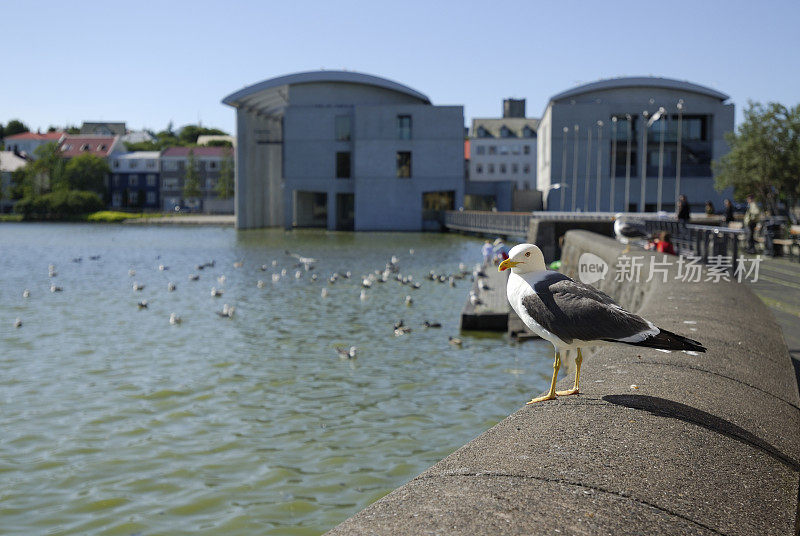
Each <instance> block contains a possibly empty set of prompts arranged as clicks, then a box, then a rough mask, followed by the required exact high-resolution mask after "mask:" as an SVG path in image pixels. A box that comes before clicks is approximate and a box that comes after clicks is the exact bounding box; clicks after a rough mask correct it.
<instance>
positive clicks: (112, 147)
mask: <svg viewBox="0 0 800 536" xmlns="http://www.w3.org/2000/svg"><path fill="white" fill-rule="evenodd" d="M59 149H61V155H62V156H63V157H64V158H74V157H76V156H79V155H82V154H86V153H88V154H93V155H95V156H99V157H100V158H108V157H109V156H111V155H113V154H116V153H123V152H125V146H124V145H123V143H122V142H121V141H120V137H119V136H94V135H89V134H67V135H66V136H64V138H63V139H62V140H61V142H60V143H59Z"/></svg>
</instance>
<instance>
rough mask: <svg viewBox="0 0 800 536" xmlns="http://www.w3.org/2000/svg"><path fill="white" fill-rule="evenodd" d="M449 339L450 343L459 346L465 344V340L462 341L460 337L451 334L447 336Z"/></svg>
mask: <svg viewBox="0 0 800 536" xmlns="http://www.w3.org/2000/svg"><path fill="white" fill-rule="evenodd" d="M447 340H448V342H450V344H452V345H453V346H458V347H459V348H460V347H461V346H462V345H463V344H464V341H462V340H461V339H459V338H458V337H453V336H450V337H447Z"/></svg>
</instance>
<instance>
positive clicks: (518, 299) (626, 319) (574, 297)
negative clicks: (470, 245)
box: [498, 244, 706, 404]
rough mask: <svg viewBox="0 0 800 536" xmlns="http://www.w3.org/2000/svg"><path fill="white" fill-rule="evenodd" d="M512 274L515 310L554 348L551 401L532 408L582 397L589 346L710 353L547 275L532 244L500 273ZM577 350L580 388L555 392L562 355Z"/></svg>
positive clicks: (587, 289)
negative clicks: (584, 350) (583, 367)
mask: <svg viewBox="0 0 800 536" xmlns="http://www.w3.org/2000/svg"><path fill="white" fill-rule="evenodd" d="M508 269H510V270H511V274H510V275H509V277H508V286H507V288H506V293H507V295H508V301H509V303H510V304H511V307H512V308H513V309H514V311H515V312H516V313H517V314H518V315H519V317H520V318H521V319H522V321H523V322H524V323H525V325H526V326H528V327H529V328H530V329H531V330H532V331H533V332H534V333H536V334H537V335H539V336H540V337H541V338H543V339H545V340H547V341H550V343H552V345H553V347H554V348H555V353H556V355H555V361H554V363H553V379H552V380H551V382H550V390H549V391H548V392H547V394H546V395H543V396H540V397H537V398H534V399H533V400H531V401H530V402H528V403H529V404H531V403H534V402H542V401H544V400H552V399H554V398H556V396H566V395H574V394H578V388H579V381H580V375H581V363H582V362H583V355H582V354H581V348H583V347H585V346H601V345H608V344H628V345H632V346H644V347H647V348H656V349H660V350H685V351H693V352H705V351H706V349H705V348H704V347H703V345H702V344H701V343H699V342H697V341H694V340H692V339H689V338H687V337H683V336H681V335H678V334H675V333H672V332H670V331H667V330H665V329H661V328H659V327H657V326H656V325H655V324H653V323H652V322H650V321H649V320H645V319H644V318H642V317H641V316H638V315H635V314H633V313H631V312H629V311H626V310H625V309H623V308H622V307H620V306H619V305H617V303H616V302H615V301H614V300H613V299H612V298H611V297H609V296H607V295H606V294H604V293H602V292H600V291H599V290H597V289H596V288H594V287H591V286H589V285H584V284H583V283H579V282H577V281H573V280H572V279H570V278H569V277H567V276H566V275H564V274H562V273H559V272H553V271H551V270H547V268H546V267H545V264H544V256H543V255H542V252H541V250H540V249H539V248H538V247H536V246H535V245H533V244H519V245H518V246H515V247H514V248H513V249H512V250H511V251H510V252H509V257H508V259H506V260H504V261H503V262H501V263H500V266H498V270H500V271H501V272H502V271H503V270H508ZM566 350H577V357H576V358H575V365H576V370H575V384H574V386H573V388H572V389H568V390H565V391H556V377H557V376H558V370H559V368H560V367H561V354H562V352H565V351H566Z"/></svg>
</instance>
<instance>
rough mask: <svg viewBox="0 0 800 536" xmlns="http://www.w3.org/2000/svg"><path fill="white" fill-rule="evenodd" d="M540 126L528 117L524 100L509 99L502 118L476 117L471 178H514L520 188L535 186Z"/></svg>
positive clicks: (470, 164)
mask: <svg viewBox="0 0 800 536" xmlns="http://www.w3.org/2000/svg"><path fill="white" fill-rule="evenodd" d="M538 127H539V120H538V119H534V118H526V117H525V100H524V99H522V100H515V99H506V100H505V101H504V106H503V117H502V118H492V119H489V118H483V119H478V118H476V119H473V120H472V128H471V129H470V136H469V141H470V162H469V178H470V180H473V181H512V182H513V183H515V184H516V187H517V189H520V190H531V189H535V188H536V152H537V135H536V131H537V129H538Z"/></svg>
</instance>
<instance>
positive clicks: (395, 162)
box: [222, 71, 464, 231]
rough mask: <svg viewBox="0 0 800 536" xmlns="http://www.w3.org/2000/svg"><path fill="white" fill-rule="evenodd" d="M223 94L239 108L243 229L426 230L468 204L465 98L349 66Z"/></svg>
mask: <svg viewBox="0 0 800 536" xmlns="http://www.w3.org/2000/svg"><path fill="white" fill-rule="evenodd" d="M222 102H223V103H224V104H228V105H230V106H233V107H235V108H236V114H237V132H236V139H237V162H236V225H237V227H239V228H241V229H245V228H252V227H269V226H284V227H287V228H289V227H295V226H296V227H324V228H327V229H342V230H349V229H354V230H357V231H360V230H364V231H366V230H409V231H416V230H420V229H423V228H424V227H425V226H426V225H429V224H430V225H435V224H436V223H435V215H434V214H435V211H437V210H441V209H447V208H455V207H456V206H461V205H462V202H463V192H464V145H463V143H464V130H463V128H464V111H463V107H462V106H433V105H432V104H431V101H430V99H429V98H428V97H427V96H425V95H423V94H422V93H420V92H418V91H416V90H414V89H411V88H409V87H407V86H404V85H402V84H399V83H397V82H393V81H391V80H387V79H384V78H379V77H376V76H372V75H368V74H362V73H356V72H348V71H314V72H306V73H298V74H291V75H287V76H281V77H278V78H272V79H269V80H265V81H263V82H260V83H258V84H255V85H252V86H249V87H246V88H244V89H242V90H240V91H237V92H235V93H232V94H231V95H228V96H227V97H225V99H223V101H222ZM426 222H427V223H426Z"/></svg>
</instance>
